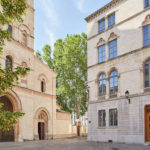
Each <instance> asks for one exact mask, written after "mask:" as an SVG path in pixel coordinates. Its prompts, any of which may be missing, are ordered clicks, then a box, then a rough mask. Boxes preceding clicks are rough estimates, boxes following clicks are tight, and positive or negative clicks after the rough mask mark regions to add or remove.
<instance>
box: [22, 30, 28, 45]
mask: <svg viewBox="0 0 150 150" xmlns="http://www.w3.org/2000/svg"><path fill="white" fill-rule="evenodd" d="M22 43H23V44H24V45H27V32H26V31H25V30H24V31H23V32H22Z"/></svg>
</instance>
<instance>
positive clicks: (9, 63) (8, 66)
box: [5, 56, 12, 69]
mask: <svg viewBox="0 0 150 150" xmlns="http://www.w3.org/2000/svg"><path fill="white" fill-rule="evenodd" d="M5 67H6V69H12V59H11V57H10V56H6V61H5Z"/></svg>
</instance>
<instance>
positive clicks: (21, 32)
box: [12, 0, 35, 50]
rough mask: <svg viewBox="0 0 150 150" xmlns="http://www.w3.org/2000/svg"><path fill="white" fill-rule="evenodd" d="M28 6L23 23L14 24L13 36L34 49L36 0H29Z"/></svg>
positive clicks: (25, 45)
mask: <svg viewBox="0 0 150 150" xmlns="http://www.w3.org/2000/svg"><path fill="white" fill-rule="evenodd" d="M27 5H28V8H27V10H26V12H27V13H26V15H24V16H23V17H22V18H23V23H22V24H20V23H14V24H13V33H12V38H13V39H14V40H16V41H18V42H19V43H20V44H22V45H23V46H24V47H26V48H29V49H32V50H34V11H35V10H34V0H27Z"/></svg>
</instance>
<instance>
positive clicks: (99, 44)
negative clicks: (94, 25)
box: [97, 38, 105, 47]
mask: <svg viewBox="0 0 150 150" xmlns="http://www.w3.org/2000/svg"><path fill="white" fill-rule="evenodd" d="M104 44H105V40H104V39H103V38H100V39H99V41H98V43H97V47H99V46H101V45H104Z"/></svg>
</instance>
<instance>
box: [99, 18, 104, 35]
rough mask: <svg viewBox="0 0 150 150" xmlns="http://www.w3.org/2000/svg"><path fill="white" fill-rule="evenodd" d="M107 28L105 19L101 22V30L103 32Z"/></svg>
mask: <svg viewBox="0 0 150 150" xmlns="http://www.w3.org/2000/svg"><path fill="white" fill-rule="evenodd" d="M104 30H105V19H103V20H101V21H100V22H99V32H103V31H104Z"/></svg>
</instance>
